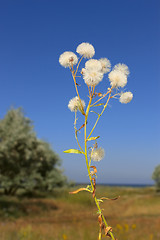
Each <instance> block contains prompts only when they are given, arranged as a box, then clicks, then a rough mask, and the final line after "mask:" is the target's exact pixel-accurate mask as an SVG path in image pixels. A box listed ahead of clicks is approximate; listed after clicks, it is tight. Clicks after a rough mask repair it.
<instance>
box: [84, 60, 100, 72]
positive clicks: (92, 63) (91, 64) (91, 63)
mask: <svg viewBox="0 0 160 240" xmlns="http://www.w3.org/2000/svg"><path fill="white" fill-rule="evenodd" d="M85 68H86V69H87V70H96V71H102V64H101V62H100V61H99V60H97V59H90V60H88V61H87V62H86V63H85Z"/></svg>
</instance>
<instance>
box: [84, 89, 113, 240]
mask: <svg viewBox="0 0 160 240" xmlns="http://www.w3.org/2000/svg"><path fill="white" fill-rule="evenodd" d="M110 95H111V93H110ZM110 95H109V97H108V100H107V102H106V104H105V106H104V108H103V110H102V112H101V114H100V116H101V115H102V114H103V112H104V110H105V108H106V107H107V104H108V102H109V99H110ZM91 102H92V95H91V94H90V101H89V104H88V107H87V110H86V114H85V126H84V142H85V159H86V165H87V170H88V174H89V179H90V183H91V187H92V191H94V186H93V183H92V177H91V174H90V165H89V164H88V154H87V119H88V114H89V110H90V106H91ZM100 116H99V117H98V119H97V121H96V123H95V125H94V127H93V129H92V131H91V133H90V135H91V134H92V132H93V130H94V128H95V127H96V125H97V122H98V120H99V118H100ZM90 135H89V136H90ZM88 138H89V137H88ZM94 201H95V204H96V206H97V208H98V211H99V213H100V214H101V215H102V219H103V222H104V224H105V226H106V227H108V224H107V222H106V220H105V217H104V215H103V214H102V210H101V208H100V205H99V202H98V200H97V198H96V195H95V196H94ZM109 234H110V236H111V238H112V240H115V238H114V236H113V234H112V232H111V231H109ZM99 239H101V237H99Z"/></svg>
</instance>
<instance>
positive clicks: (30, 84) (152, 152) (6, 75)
mask: <svg viewBox="0 0 160 240" xmlns="http://www.w3.org/2000/svg"><path fill="white" fill-rule="evenodd" d="M159 9H160V1H159V0H152V1H151V0H149V1H148V0H130V1H129V0H122V1H119V0H113V1H109V0H99V1H93V0H92V1H87V0H86V1H85V0H81V1H51V0H50V1H49V0H43V1H42V0H34V1H33V0H19V1H17V0H14V1H13V0H10V1H9V0H1V1H0V81H1V91H0V93H1V94H0V117H1V118H3V116H4V115H5V113H6V111H7V110H8V109H9V108H10V106H14V107H20V106H21V107H23V108H24V111H25V113H26V115H27V116H28V117H29V118H31V119H32V120H33V122H34V125H35V130H36V132H37V135H38V137H40V138H43V139H44V140H47V141H48V142H50V143H51V145H52V146H53V149H54V150H55V151H56V152H57V153H58V154H59V155H60V157H61V158H62V160H63V165H62V166H63V168H64V170H65V174H66V175H67V176H68V177H69V178H70V179H72V180H75V181H77V182H87V181H88V178H87V171H86V168H85V161H84V159H82V158H81V156H80V157H79V156H77V155H71V154H68V155H67V154H64V153H63V150H65V149H68V148H76V147H77V145H76V141H75V139H74V131H73V121H74V115H73V113H71V112H70V111H69V109H68V108H67V105H68V101H69V100H70V98H72V97H74V96H75V95H76V93H75V89H74V86H73V81H72V79H71V76H70V72H69V71H68V70H66V69H65V68H63V67H61V66H60V65H59V62H58V59H59V55H60V54H61V53H62V52H64V51H67V50H69V51H75V49H76V47H77V45H78V44H80V43H81V42H89V43H91V44H93V46H94V47H95V50H96V55H95V58H100V57H107V58H109V59H110V61H111V63H112V66H113V65H114V64H116V63H119V62H122V63H125V64H127V65H128V66H129V69H130V72H131V74H130V77H129V79H128V84H127V88H126V89H127V90H130V91H132V92H133V94H134V99H133V101H132V102H131V103H129V104H126V105H125V104H120V103H119V102H118V101H116V100H113V101H111V102H110V106H109V108H108V110H107V111H106V112H105V114H104V116H103V118H102V119H101V121H100V123H99V125H98V127H97V129H96V130H95V132H94V135H95V136H96V135H101V139H100V140H99V144H100V145H101V146H102V147H103V148H105V151H106V155H105V159H104V160H103V161H101V162H100V163H98V164H96V166H97V168H98V179H97V181H98V182H104V183H152V181H151V174H152V172H153V170H154V168H155V166H156V165H158V164H160V150H159V147H160V137H159V136H160V124H159V122H160V109H159V104H160V70H159V68H160V57H159V56H160V44H159V43H160V28H159V26H160V10H159ZM107 87H108V86H107ZM105 88H106V85H105V84H104V82H102V83H101V84H99V86H98V89H99V90H101V89H102V90H103V91H104V89H105ZM82 98H84V99H86V98H85V97H83V93H82ZM81 134H82V133H81Z"/></svg>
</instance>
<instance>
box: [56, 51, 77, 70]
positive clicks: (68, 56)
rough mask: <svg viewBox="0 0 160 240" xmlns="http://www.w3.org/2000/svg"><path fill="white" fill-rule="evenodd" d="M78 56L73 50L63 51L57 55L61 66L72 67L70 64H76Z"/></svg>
mask: <svg viewBox="0 0 160 240" xmlns="http://www.w3.org/2000/svg"><path fill="white" fill-rule="evenodd" d="M77 62H78V58H77V56H76V54H74V53H73V52H64V53H62V54H61V55H60V57H59V63H60V64H61V65H62V66H63V67H65V68H66V67H72V65H75V64H77Z"/></svg>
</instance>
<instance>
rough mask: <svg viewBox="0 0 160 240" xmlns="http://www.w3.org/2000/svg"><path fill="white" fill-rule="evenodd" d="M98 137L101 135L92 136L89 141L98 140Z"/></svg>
mask: <svg viewBox="0 0 160 240" xmlns="http://www.w3.org/2000/svg"><path fill="white" fill-rule="evenodd" d="M98 138H100V136H98V137H91V138H88V139H87V141H92V140H96V139H98Z"/></svg>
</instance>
